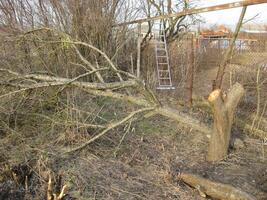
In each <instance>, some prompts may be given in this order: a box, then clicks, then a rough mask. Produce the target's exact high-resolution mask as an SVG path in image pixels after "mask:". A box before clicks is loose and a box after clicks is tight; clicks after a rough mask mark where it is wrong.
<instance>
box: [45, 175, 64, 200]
mask: <svg viewBox="0 0 267 200" xmlns="http://www.w3.org/2000/svg"><path fill="white" fill-rule="evenodd" d="M67 189H68V186H67V185H63V187H62V189H61V191H60V193H59V195H57V194H56V193H54V192H53V182H52V177H51V174H49V178H48V184H47V194H46V195H47V197H46V198H47V200H63V198H64V197H65V196H66V193H67Z"/></svg>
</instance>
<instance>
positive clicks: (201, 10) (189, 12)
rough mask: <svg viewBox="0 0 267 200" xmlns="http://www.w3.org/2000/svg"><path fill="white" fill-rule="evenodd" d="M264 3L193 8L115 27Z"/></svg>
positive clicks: (254, 0) (248, 1)
mask: <svg viewBox="0 0 267 200" xmlns="http://www.w3.org/2000/svg"><path fill="white" fill-rule="evenodd" d="M263 3H267V0H243V1H238V2H234V3H226V4H221V5H215V6H209V7H203V8H192V9H187V10H184V11H182V12H178V13H172V14H165V15H159V16H154V17H148V18H143V19H137V20H133V21H129V22H123V23H119V24H116V25H114V27H116V26H126V25H131V24H140V23H144V22H149V21H154V20H160V19H165V18H170V17H182V16H185V15H192V14H198V13H205V12H211V11H218V10H226V9H231V8H239V7H244V6H252V5H258V4H263Z"/></svg>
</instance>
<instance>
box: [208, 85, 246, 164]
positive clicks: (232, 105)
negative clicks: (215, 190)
mask: <svg viewBox="0 0 267 200" xmlns="http://www.w3.org/2000/svg"><path fill="white" fill-rule="evenodd" d="M244 93H245V90H244V88H243V86H242V85H240V84H239V83H236V84H235V85H234V86H233V87H232V88H231V89H230V91H229V93H228V94H227V97H226V98H225V100H224V99H223V96H222V92H221V90H219V89H217V90H215V91H213V92H212V93H211V94H210V96H209V98H208V101H209V103H210V105H211V108H212V112H213V118H214V122H213V133H212V135H211V140H210V144H209V149H208V155H207V160H208V161H211V162H215V161H219V160H222V159H224V158H225V157H226V156H227V152H228V148H229V143H230V137H231V128H232V124H233V120H234V114H235V111H236V108H237V105H238V103H239V101H240V99H241V98H242V97H243V95H244Z"/></svg>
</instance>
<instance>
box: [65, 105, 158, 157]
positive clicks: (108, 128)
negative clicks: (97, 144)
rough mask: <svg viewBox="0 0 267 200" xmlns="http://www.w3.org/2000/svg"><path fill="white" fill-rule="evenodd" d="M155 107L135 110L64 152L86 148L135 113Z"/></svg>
mask: <svg viewBox="0 0 267 200" xmlns="http://www.w3.org/2000/svg"><path fill="white" fill-rule="evenodd" d="M154 109H155V108H154V107H150V108H143V109H139V110H137V111H134V112H132V113H130V114H129V115H128V116H127V117H125V118H123V119H122V120H120V121H118V122H115V123H111V124H109V125H108V126H107V128H106V129H104V130H103V131H102V132H101V133H99V134H98V135H96V136H95V137H93V138H91V139H90V140H88V141H87V142H85V143H83V144H82V145H80V146H78V147H76V148H74V149H71V150H69V151H66V152H64V154H69V153H73V152H76V151H79V150H82V149H84V148H85V147H86V146H88V145H89V144H91V143H92V142H94V141H95V140H97V139H98V138H100V137H102V136H103V135H105V134H106V133H107V132H108V131H110V130H112V129H114V128H116V127H118V126H120V125H122V124H124V123H126V122H127V121H129V120H130V119H132V118H133V117H134V116H135V115H137V114H140V113H143V112H148V111H152V110H154Z"/></svg>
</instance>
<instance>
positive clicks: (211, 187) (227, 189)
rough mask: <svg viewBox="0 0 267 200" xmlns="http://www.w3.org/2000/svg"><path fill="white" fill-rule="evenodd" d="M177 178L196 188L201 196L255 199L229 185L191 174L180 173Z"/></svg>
mask: <svg viewBox="0 0 267 200" xmlns="http://www.w3.org/2000/svg"><path fill="white" fill-rule="evenodd" d="M178 178H179V179H181V180H182V181H184V182H185V183H186V184H188V185H190V186H192V187H194V188H196V189H197V190H198V191H199V193H200V194H201V196H205V195H208V196H210V197H212V198H216V199H221V200H226V199H227V200H256V198H255V197H253V196H251V195H250V194H248V193H246V192H244V191H242V190H240V189H238V188H235V187H233V186H231V185H228V184H223V183H218V182H214V181H211V180H208V179H205V178H202V177H200V176H198V175H194V174H191V173H181V174H180V175H179V177H178ZM203 194H204V195H203Z"/></svg>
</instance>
